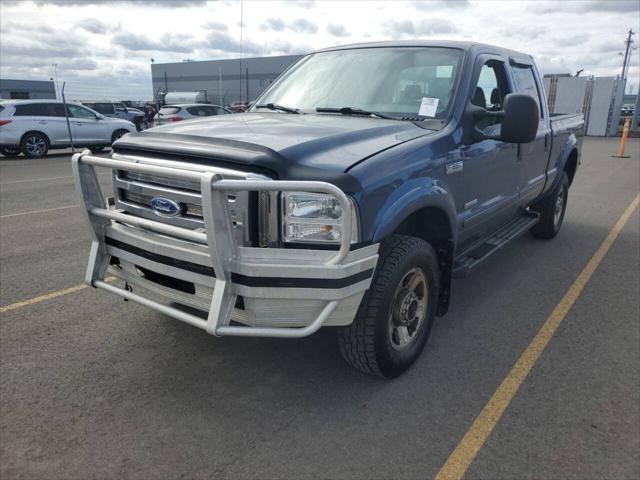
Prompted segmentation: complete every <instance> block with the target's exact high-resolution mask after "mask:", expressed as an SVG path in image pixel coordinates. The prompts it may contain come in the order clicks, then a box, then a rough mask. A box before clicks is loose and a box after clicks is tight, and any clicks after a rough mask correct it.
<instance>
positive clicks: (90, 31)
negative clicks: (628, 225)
mask: <svg viewBox="0 0 640 480" xmlns="http://www.w3.org/2000/svg"><path fill="white" fill-rule="evenodd" d="M1 2H2V3H1V4H0V56H1V58H2V61H1V62H0V76H2V77H4V78H7V77H13V78H33V79H43V78H49V77H50V76H51V72H52V63H56V64H57V71H58V76H59V78H60V79H61V80H68V81H69V85H71V86H73V88H75V89H76V91H81V92H83V93H84V94H88V93H90V92H94V93H95V95H103V94H106V93H107V92H116V93H114V95H116V96H120V95H125V96H132V95H137V96H139V97H140V98H148V97H149V96H150V95H151V72H150V67H149V63H150V58H152V57H153V58H154V59H155V61H156V63H162V62H176V61H178V62H179V61H181V60H183V59H184V58H190V59H195V60H206V59H211V58H230V57H236V56H238V55H239V54H240V50H241V48H240V26H239V22H240V4H239V2H234V1H215V2H214V1H209V2H207V1H205V0H187V1H179V0H148V1H133V0H124V1H119V2H114V1H109V0H35V1H34V0H32V1H26V0H25V1H22V0H21V1H15V0H1ZM243 10H244V18H243V23H244V28H243V45H242V51H243V53H244V55H246V56H260V55H281V54H288V53H304V52H308V51H311V50H314V49H318V48H323V47H327V46H331V45H337V44H340V43H354V42H366V41H376V40H393V39H400V38H404V39H412V38H416V39H444V40H476V41H480V42H485V43H490V44H496V45H501V46H506V47H509V48H512V49H515V50H522V51H525V52H527V53H531V54H532V55H533V56H534V58H535V59H536V60H537V62H538V63H539V65H540V67H541V69H542V70H543V71H545V72H560V71H561V72H572V73H574V72H575V71H576V70H578V69H584V73H583V75H585V74H596V75H616V74H619V73H620V70H621V67H622V57H620V56H619V55H618V53H619V52H622V51H624V47H625V45H624V39H625V36H626V31H627V30H628V29H629V28H632V27H634V28H635V27H636V26H637V24H638V17H639V15H640V14H639V12H638V2H637V1H636V0H630V1H626V0H611V1H595V0H593V1H592V0H576V1H571V2H568V1H565V2H557V1H538V0H532V1H524V0H521V1H512V2H505V1H495V2H494V1H490V0H486V1H485V0H460V1H455V2H451V1H444V0H424V1H411V2H400V1H393V2H389V1H341V2H334V1H321V0H318V1H304V2H301V1H296V2H287V1H260V2H244V8H243ZM638 44H640V38H638V36H636V45H638ZM639 63H640V62H638V50H636V51H635V52H634V54H633V56H632V64H631V68H630V70H629V73H630V83H633V84H636V85H637V83H638V72H639V67H638V64H639ZM636 88H637V87H636ZM117 92H120V93H117ZM109 95H111V94H110V93H109Z"/></svg>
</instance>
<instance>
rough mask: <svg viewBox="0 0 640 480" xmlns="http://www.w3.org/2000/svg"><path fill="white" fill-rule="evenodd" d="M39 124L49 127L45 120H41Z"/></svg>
mask: <svg viewBox="0 0 640 480" xmlns="http://www.w3.org/2000/svg"><path fill="white" fill-rule="evenodd" d="M38 123H39V124H40V125H47V124H48V123H49V122H46V121H44V120H40V121H39V122H38Z"/></svg>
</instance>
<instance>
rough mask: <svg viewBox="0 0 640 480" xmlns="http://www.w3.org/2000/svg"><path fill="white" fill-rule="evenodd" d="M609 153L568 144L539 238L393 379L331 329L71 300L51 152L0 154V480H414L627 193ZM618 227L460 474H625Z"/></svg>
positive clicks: (635, 331)
mask: <svg viewBox="0 0 640 480" xmlns="http://www.w3.org/2000/svg"><path fill="white" fill-rule="evenodd" d="M617 143H618V139H596V138H585V140H584V148H583V156H582V165H581V167H580V169H579V170H578V174H577V176H576V179H575V182H574V184H573V186H572V188H571V190H570V193H569V205H568V209H567V213H566V218H565V223H564V226H563V229H562V231H561V233H560V234H559V236H558V237H557V238H556V239H554V240H552V241H548V242H546V241H541V240H537V239H534V238H533V237H531V236H529V235H525V236H524V237H522V238H521V239H519V240H518V241H516V242H513V243H512V244H510V245H508V246H507V247H505V249H504V250H503V251H502V252H500V253H499V254H497V255H496V256H495V257H494V258H492V259H491V260H490V261H488V262H486V263H485V264H484V265H483V266H482V267H480V268H479V269H478V270H477V271H475V272H474V273H473V274H472V275H471V276H469V277H467V278H465V279H460V280H456V281H455V282H454V285H453V298H454V300H453V305H452V308H451V309H450V311H449V313H448V315H447V316H445V317H442V318H438V319H437V320H436V323H435V326H434V329H433V332H432V335H431V338H430V339H429V342H428V345H427V349H426V351H425V352H424V354H423V355H422V356H421V357H420V358H419V360H418V362H417V364H416V365H415V366H414V367H413V368H412V369H411V370H409V371H408V372H407V373H406V374H404V375H403V376H401V377H399V378H398V379H396V380H393V381H383V380H380V379H375V378H370V377H367V376H364V375H362V374H360V373H358V372H356V371H354V370H352V369H351V368H349V367H348V366H347V365H346V364H345V363H344V362H343V360H342V358H341V357H340V354H339V352H338V348H337V344H336V341H335V338H334V332H333V331H332V330H331V329H324V330H321V331H320V332H319V333H317V334H315V335H313V336H311V337H308V338H306V339H302V340H280V339H259V338H215V337H212V336H209V335H207V334H206V333H205V332H203V331H201V330H198V329H196V328H193V327H190V326H188V325H186V324H183V323H180V322H178V321H175V320H171V319H169V318H168V317H164V316H163V315H161V314H159V313H155V312H153V311H151V310H148V309H146V308H144V307H141V306H139V305H136V304H134V303H132V302H128V303H125V302H123V301H122V300H120V299H118V298H116V297H114V296H111V295H109V294H107V293H106V292H104V291H97V290H94V289H91V288H89V287H83V286H81V281H82V277H83V274H84V268H85V264H86V260H87V256H88V247H89V236H88V232H87V229H86V226H85V224H84V221H83V218H82V217H81V215H80V210H79V209H78V208H77V206H76V204H77V200H76V198H75V193H74V187H73V180H72V178H71V170H70V163H69V154H68V153H54V154H51V155H49V156H48V157H47V158H45V159H39V160H27V159H24V158H17V159H5V158H2V159H0V178H1V180H0V262H1V263H0V297H1V299H0V304H1V305H2V307H1V310H0V312H1V317H2V318H1V320H0V367H1V368H0V413H1V415H0V435H1V438H0V449H1V450H0V477H2V478H29V479H34V478H47V479H76V478H77V479H86V478H124V477H126V478H140V479H151V478H158V479H167V478H362V479H390V478H394V479H396V478H406V479H417V478H434V477H435V476H436V475H437V474H438V472H439V471H440V470H441V469H442V467H443V465H445V464H446V462H447V459H448V458H449V456H450V455H451V453H452V452H454V451H456V447H458V445H460V442H461V441H462V440H463V438H465V434H466V433H467V432H468V431H469V429H470V428H471V427H472V424H474V421H475V420H476V418H477V417H478V415H479V414H480V412H481V411H482V410H483V408H485V405H487V402H488V401H489V400H490V399H491V397H492V395H493V394H494V392H495V391H496V389H497V388H498V387H499V386H500V385H501V384H502V383H503V381H504V380H505V378H508V375H509V372H510V370H511V368H512V367H513V365H514V364H515V363H516V362H517V361H518V360H519V359H520V358H521V356H522V355H523V352H525V349H527V346H528V345H529V344H530V342H532V340H533V339H534V337H536V334H537V332H538V331H539V330H540V328H541V327H542V326H543V324H544V323H545V321H546V320H547V318H548V317H549V316H550V314H551V313H552V312H553V311H554V309H555V308H556V306H557V305H558V304H559V302H560V301H561V300H562V299H563V297H565V294H567V292H568V291H569V290H570V288H571V287H572V285H573V284H574V281H576V278H577V277H578V276H579V274H580V273H581V272H582V271H583V269H584V268H585V266H587V264H588V262H589V261H590V260H591V259H592V257H593V256H594V254H595V253H596V251H597V250H598V248H599V246H600V245H601V244H602V243H603V241H605V239H606V238H607V236H608V235H609V233H610V232H611V231H612V229H613V228H614V225H616V222H618V219H619V218H620V217H621V215H622V214H623V212H625V211H626V210H628V208H629V206H630V205H631V204H632V203H633V202H634V200H636V198H637V195H638V193H639V192H640V140H638V139H632V140H630V142H629V144H628V145H627V150H628V152H629V154H630V155H631V158H624V159H621V158H612V157H611V155H612V154H613V153H615V152H616V150H617ZM101 180H102V181H103V182H104V185H105V192H106V191H108V189H109V188H108V187H107V185H108V184H109V180H110V178H109V175H108V174H103V175H102V176H101ZM618 225H622V229H621V230H620V233H619V235H618V236H617V237H615V238H614V241H613V243H612V244H611V247H610V249H609V250H608V251H606V255H605V256H604V257H603V258H602V261H601V263H599V264H597V265H596V266H597V268H595V270H594V271H593V274H592V275H591V276H590V277H589V278H588V283H586V285H585V286H584V289H583V290H581V291H578V293H579V295H577V296H576V298H575V303H574V304H573V305H572V307H571V309H570V310H569V311H568V313H567V314H566V316H563V317H562V318H561V319H560V320H561V323H560V325H559V328H558V330H557V331H556V332H555V335H554V336H553V337H552V338H551V340H550V342H549V343H548V345H547V346H546V348H544V349H543V351H542V353H541V355H540V357H539V358H538V359H537V361H535V362H534V365H533V368H532V370H531V372H530V374H529V375H528V376H527V377H526V378H525V380H524V382H523V383H522V385H521V387H520V388H519V389H517V391H516V392H515V394H514V395H513V397H512V398H510V399H509V400H510V401H509V402H508V404H507V406H506V410H505V411H504V414H503V415H502V417H500V418H499V421H497V423H495V428H494V429H493V430H492V431H490V434H489V436H488V439H487V441H486V442H485V443H483V444H481V445H480V447H481V448H480V449H479V451H478V452H477V455H475V454H473V455H471V456H467V457H466V461H468V462H469V464H470V465H469V466H468V469H467V470H466V478H494V479H496V478H500V479H515V478H518V479H522V478H532V479H535V478H549V479H561V478H562V479H567V478H575V479H590V478H615V479H627V478H628V479H632V478H638V476H639V475H640V455H639V452H640V323H639V321H638V319H639V318H640V300H639V298H640V250H639V244H640V238H639V235H640V231H639V230H640V221H639V210H638V208H635V209H633V210H631V216H630V217H629V219H628V221H627V222H626V223H623V224H618ZM498 416H499V415H498ZM473 435H474V433H473V431H472V433H471V436H473ZM465 445H466V444H463V445H462V447H461V448H462V449H463V450H464V449H465V448H466V446H465ZM462 458H465V457H464V456H463V457H462ZM454 461H455V459H454ZM447 472H448V471H444V474H443V475H446V474H447Z"/></svg>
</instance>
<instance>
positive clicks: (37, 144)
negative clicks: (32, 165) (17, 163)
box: [20, 132, 49, 158]
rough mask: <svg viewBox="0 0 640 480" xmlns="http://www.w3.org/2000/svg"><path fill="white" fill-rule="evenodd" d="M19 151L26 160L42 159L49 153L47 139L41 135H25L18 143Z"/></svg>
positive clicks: (29, 133)
mask: <svg viewBox="0 0 640 480" xmlns="http://www.w3.org/2000/svg"><path fill="white" fill-rule="evenodd" d="M20 151H21V152H22V153H23V154H24V156H25V157H27V158H40V157H44V156H45V155H46V154H47V152H48V151H49V139H48V138H47V137H46V136H45V135H44V134H42V133H38V132H28V133H25V134H24V135H23V137H22V140H21V141H20Z"/></svg>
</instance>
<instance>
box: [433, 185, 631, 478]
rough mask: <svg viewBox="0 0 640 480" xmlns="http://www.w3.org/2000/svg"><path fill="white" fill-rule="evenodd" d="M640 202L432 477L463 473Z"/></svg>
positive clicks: (615, 229)
mask: <svg viewBox="0 0 640 480" xmlns="http://www.w3.org/2000/svg"><path fill="white" fill-rule="evenodd" d="M639 203H640V194H638V195H637V196H636V198H635V199H634V200H633V202H631V204H630V205H629V206H628V207H627V209H626V210H625V211H624V213H623V214H622V216H621V217H620V218H619V219H618V221H617V222H616V224H615V225H614V226H613V228H612V229H611V231H610V232H609V235H607V238H605V239H604V241H603V242H602V244H601V245H600V247H599V248H598V250H597V251H596V253H595V254H594V255H593V257H591V259H590V260H589V263H587V265H586V266H585V267H584V269H583V270H582V272H580V275H578V278H576V280H575V282H573V285H571V287H570V288H569V290H568V291H567V293H566V294H565V295H564V297H562V300H560V303H559V304H558V305H557V306H556V308H555V309H554V310H553V312H551V315H549V318H547V320H546V321H545V322H544V324H543V325H542V328H540V330H539V331H538V333H537V334H536V336H535V337H534V339H533V340H532V341H531V343H530V344H529V346H528V347H527V348H526V350H525V351H524V353H523V354H522V355H521V356H520V358H519V359H518V361H517V362H516V363H515V365H514V366H513V367H512V368H511V371H510V372H509V374H508V375H507V376H506V377H505V379H504V380H503V381H502V383H501V384H500V386H499V387H498V389H497V390H496V391H495V393H494V394H493V396H492V397H491V399H490V400H489V401H488V402H487V404H486V405H485V406H484V408H483V409H482V411H481V412H480V415H478V417H477V418H476V419H475V421H474V422H473V424H472V425H471V427H470V428H469V430H467V433H465V435H464V437H463V438H462V440H461V441H460V443H458V445H457V446H456V448H455V449H454V451H453V452H452V453H451V455H450V456H449V458H448V459H447V461H446V463H445V464H444V465H443V467H442V468H441V469H440V471H439V472H438V474H437V475H436V480H458V479H461V478H462V476H463V475H464V474H465V472H466V471H467V469H468V468H469V465H471V462H473V460H474V459H475V458H476V455H477V454H478V451H479V450H480V448H482V445H484V442H485V441H486V440H487V438H488V437H489V435H490V434H491V432H492V431H493V429H494V427H495V426H496V424H497V423H498V421H499V420H500V417H502V414H503V413H504V411H505V410H506V408H507V407H508V406H509V403H511V400H512V399H513V397H514V396H515V394H516V393H517V392H518V389H519V388H520V385H522V382H523V381H524V379H525V378H526V377H527V375H528V374H529V372H530V371H531V369H532V368H533V366H534V365H535V363H536V362H537V360H538V358H539V357H540V355H541V354H542V352H543V351H544V349H545V348H546V346H547V344H548V343H549V341H550V340H551V337H553V335H554V333H555V332H556V330H557V329H558V327H559V326H560V323H561V322H562V320H563V319H564V318H565V316H566V315H567V313H568V312H569V310H570V309H571V307H572V306H573V304H574V303H575V301H576V299H577V298H578V296H579V295H580V293H581V292H582V290H583V289H584V287H585V285H586V284H587V282H588V281H589V279H590V278H591V276H592V275H593V272H595V270H596V269H597V268H598V265H600V262H602V259H603V258H604V256H605V255H606V254H607V252H608V251H609V248H611V245H612V244H613V242H614V241H615V240H616V238H617V237H618V235H619V234H620V232H621V231H622V229H623V228H624V226H625V224H626V223H627V221H628V220H629V218H630V217H631V215H632V214H633V212H634V211H635V209H636V208H637V207H638V204H639Z"/></svg>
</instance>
